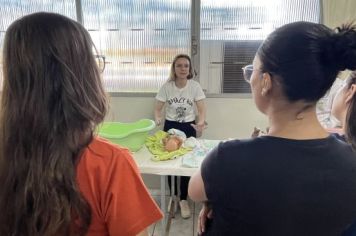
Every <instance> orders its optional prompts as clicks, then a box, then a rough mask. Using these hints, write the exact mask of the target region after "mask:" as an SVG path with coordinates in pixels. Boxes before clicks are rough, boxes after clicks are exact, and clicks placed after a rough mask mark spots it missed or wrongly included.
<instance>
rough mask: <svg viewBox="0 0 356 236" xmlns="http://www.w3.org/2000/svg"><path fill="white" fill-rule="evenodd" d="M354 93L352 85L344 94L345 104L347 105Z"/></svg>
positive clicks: (355, 87)
mask: <svg viewBox="0 0 356 236" xmlns="http://www.w3.org/2000/svg"><path fill="white" fill-rule="evenodd" d="M355 93H356V84H352V85H351V87H350V88H349V89H348V90H347V92H346V100H345V102H346V103H349V102H350V101H351V100H352V98H353V97H354V95H355Z"/></svg>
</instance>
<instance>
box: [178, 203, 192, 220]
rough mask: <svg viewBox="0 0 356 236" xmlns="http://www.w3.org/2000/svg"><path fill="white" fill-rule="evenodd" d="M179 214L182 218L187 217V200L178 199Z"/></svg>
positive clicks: (188, 213) (188, 214) (188, 209)
mask: <svg viewBox="0 0 356 236" xmlns="http://www.w3.org/2000/svg"><path fill="white" fill-rule="evenodd" d="M179 206H180V214H181V216H182V218H183V219H188V218H189V217H190V208H189V204H188V201H187V200H181V201H179Z"/></svg>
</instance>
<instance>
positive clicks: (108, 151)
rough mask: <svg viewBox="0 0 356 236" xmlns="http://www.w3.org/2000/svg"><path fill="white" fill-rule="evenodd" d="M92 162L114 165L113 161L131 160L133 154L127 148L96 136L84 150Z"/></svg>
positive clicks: (86, 156)
mask: <svg viewBox="0 0 356 236" xmlns="http://www.w3.org/2000/svg"><path fill="white" fill-rule="evenodd" d="M83 158H85V159H86V160H87V161H88V162H91V164H97V165H112V164H113V162H126V161H129V162H131V159H132V155H131V153H130V151H129V150H128V149H127V148H123V147H120V146H118V145H116V144H113V143H110V142H109V141H108V140H106V139H103V138H100V137H94V138H93V140H92V142H91V143H90V144H89V146H88V147H87V148H86V150H85V151H84V157H83Z"/></svg>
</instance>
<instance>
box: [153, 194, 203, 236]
mask: <svg viewBox="0 0 356 236" xmlns="http://www.w3.org/2000/svg"><path fill="white" fill-rule="evenodd" d="M155 199H157V198H155ZM158 203H159V202H158ZM167 205H168V202H167ZM189 205H190V209H191V212H192V216H191V217H190V218H189V219H183V218H182V217H181V215H180V210H179V207H178V209H177V211H176V213H175V217H174V218H172V221H171V224H170V228H169V232H168V234H167V236H168V235H169V236H193V235H194V236H196V235H197V233H196V227H197V218H198V214H199V211H200V209H201V204H199V203H194V202H192V201H189ZM166 214H167V212H166ZM161 232H162V231H161V222H157V223H156V224H155V225H152V226H151V227H150V228H149V235H151V236H162V234H161Z"/></svg>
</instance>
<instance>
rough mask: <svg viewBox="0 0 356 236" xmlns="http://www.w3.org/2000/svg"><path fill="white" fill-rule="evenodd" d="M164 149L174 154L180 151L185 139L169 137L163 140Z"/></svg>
mask: <svg viewBox="0 0 356 236" xmlns="http://www.w3.org/2000/svg"><path fill="white" fill-rule="evenodd" d="M162 142H163V145H164V149H165V150H166V151H168V152H172V151H175V150H178V149H179V148H180V147H181V146H182V143H183V139H181V138H180V137H179V136H177V135H168V136H167V137H166V138H164V139H162Z"/></svg>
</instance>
